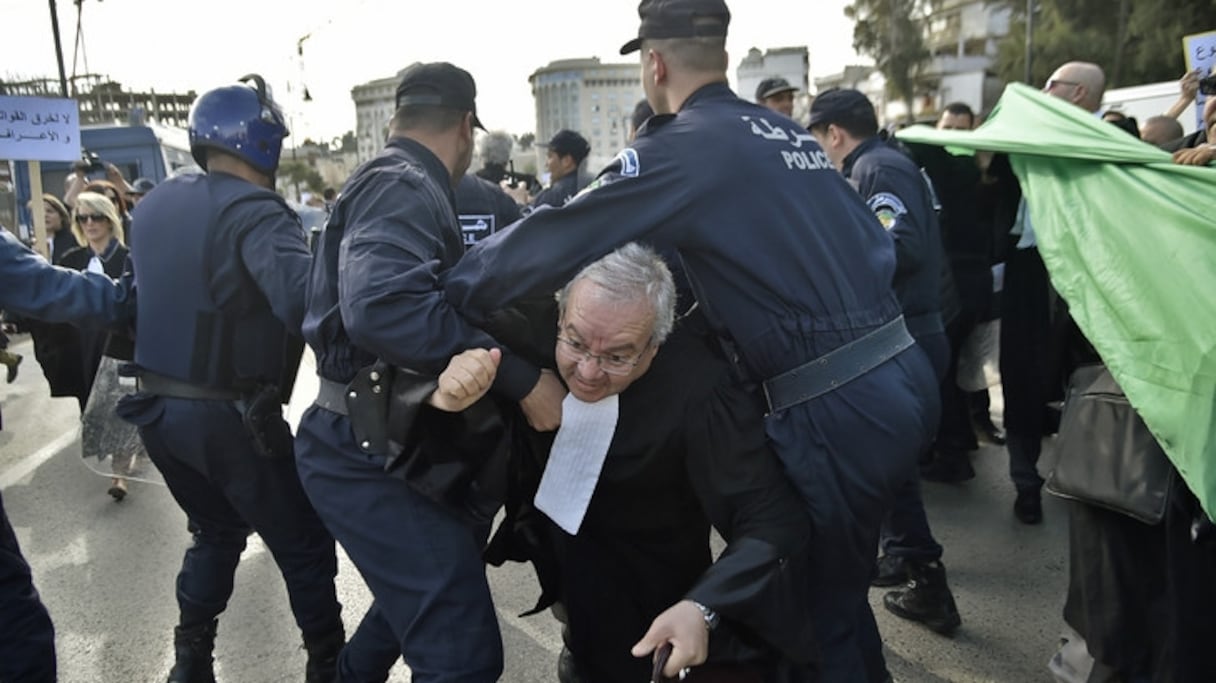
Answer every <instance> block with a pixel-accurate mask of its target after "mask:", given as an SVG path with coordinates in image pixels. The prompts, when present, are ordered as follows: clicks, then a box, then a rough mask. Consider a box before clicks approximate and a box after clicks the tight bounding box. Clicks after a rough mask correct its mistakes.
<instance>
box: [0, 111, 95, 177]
mask: <svg viewBox="0 0 1216 683" xmlns="http://www.w3.org/2000/svg"><path fill="white" fill-rule="evenodd" d="M77 114H78V107H77V106H76V100H68V99H62V98H57V97H2V96H0V159H10V160H14V161H76V160H78V159H80V119H79V118H78V116H77Z"/></svg>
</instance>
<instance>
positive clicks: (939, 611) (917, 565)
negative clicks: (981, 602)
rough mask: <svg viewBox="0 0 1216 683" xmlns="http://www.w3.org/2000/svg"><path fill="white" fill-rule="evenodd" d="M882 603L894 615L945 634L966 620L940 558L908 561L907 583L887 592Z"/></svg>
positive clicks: (952, 631)
mask: <svg viewBox="0 0 1216 683" xmlns="http://www.w3.org/2000/svg"><path fill="white" fill-rule="evenodd" d="M882 604H883V606H884V607H886V608H887V611H888V612H891V613H892V614H894V615H895V616H897V617H903V618H904V619H910V620H912V621H919V622H920V623H922V624H924V625H925V626H928V627H929V628H931V629H933V630H934V631H937V632H938V633H941V634H942V635H950V634H952V633H954V630H955V629H957V628H958V627H959V625H960V624H962V623H963V621H962V619H961V618H960V617H959V615H958V607H956V606H955V604H954V596H953V595H952V594H951V593H950V587H949V586H947V585H946V568H945V567H944V566H943V565H942V563H941V562H928V563H925V562H909V563H908V585H907V586H904V588H903V590H897V591H891V592H890V593H887V594H886V595H884V596H883V598H882Z"/></svg>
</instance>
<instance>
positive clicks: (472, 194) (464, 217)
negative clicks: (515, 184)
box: [456, 173, 520, 246]
mask: <svg viewBox="0 0 1216 683" xmlns="http://www.w3.org/2000/svg"><path fill="white" fill-rule="evenodd" d="M456 214H457V215H458V216H459V217H460V229H461V231H462V232H463V233H464V243H465V245H466V246H467V245H470V244H475V243H476V242H478V241H479V240H481V239H484V238H485V237H487V236H489V235H493V234H494V233H496V232H498V231H499V230H501V229H502V228H505V227H507V226H508V225H510V224H512V223H514V222H515V221H517V220H519V215H520V208H519V204H516V203H515V200H514V199H511V197H510V195H508V194H507V193H506V192H505V191H503V189H502V188H501V187H499V186H498V185H495V184H494V183H492V182H490V181H488V180H486V179H485V178H482V177H479V176H476V175H474V174H472V173H466V174H465V175H464V177H462V178H461V179H460V182H459V183H458V184H457V185H456Z"/></svg>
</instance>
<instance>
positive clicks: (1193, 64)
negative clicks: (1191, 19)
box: [1182, 31, 1216, 130]
mask: <svg viewBox="0 0 1216 683" xmlns="http://www.w3.org/2000/svg"><path fill="white" fill-rule="evenodd" d="M1182 53H1183V56H1184V57H1185V58H1186V70H1187V71H1194V70H1195V69H1199V77H1200V78H1206V77H1207V76H1209V75H1211V74H1212V73H1213V72H1212V65H1213V64H1216V31H1208V32H1206V33H1196V34H1193V35H1189V36H1183V38H1182ZM1206 101H1207V95H1204V94H1203V93H1198V94H1197V95H1195V125H1196V126H1197V127H1198V128H1199V129H1200V130H1203V103H1204V102H1206Z"/></svg>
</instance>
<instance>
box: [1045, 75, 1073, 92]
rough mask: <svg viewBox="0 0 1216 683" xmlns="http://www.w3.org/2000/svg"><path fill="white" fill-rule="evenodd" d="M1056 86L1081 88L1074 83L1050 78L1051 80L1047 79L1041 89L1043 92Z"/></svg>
mask: <svg viewBox="0 0 1216 683" xmlns="http://www.w3.org/2000/svg"><path fill="white" fill-rule="evenodd" d="M1057 85H1071V86H1072V87H1074V88H1079V87H1081V84H1080V83H1078V82H1076V81H1063V80H1060V79H1058V78H1051V79H1048V81H1047V85H1046V86H1044V87H1043V90H1044V91H1047V90H1051V89H1052V88H1054V87H1056V86H1057Z"/></svg>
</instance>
